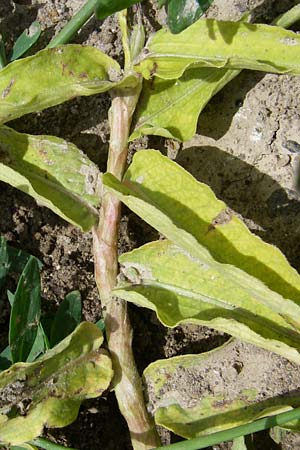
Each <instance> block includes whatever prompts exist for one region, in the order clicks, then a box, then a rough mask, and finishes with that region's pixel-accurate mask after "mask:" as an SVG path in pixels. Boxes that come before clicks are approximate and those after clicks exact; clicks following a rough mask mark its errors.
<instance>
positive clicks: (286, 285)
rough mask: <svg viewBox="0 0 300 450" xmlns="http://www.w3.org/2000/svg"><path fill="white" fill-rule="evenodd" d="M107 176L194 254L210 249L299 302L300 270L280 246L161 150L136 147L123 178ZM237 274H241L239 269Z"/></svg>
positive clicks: (223, 260) (199, 255)
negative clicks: (257, 231)
mask: <svg viewBox="0 0 300 450" xmlns="http://www.w3.org/2000/svg"><path fill="white" fill-rule="evenodd" d="M162 174H163V176H162ZM103 182H104V184H105V185H106V186H107V188H109V189H110V190H111V191H112V192H114V193H115V195H117V196H118V198H120V199H121V200H122V201H123V202H124V203H125V204H126V205H127V206H128V207H129V208H130V209H131V210H132V211H134V212H135V213H136V214H138V215H139V216H140V217H142V218H143V219H144V220H145V221H146V222H148V223H149V224H150V225H152V226H153V227H154V228H156V229H157V230H159V231H160V232H161V233H162V234H164V235H165V236H166V237H167V238H168V239H170V240H171V241H173V242H174V243H176V245H178V246H179V247H181V248H183V249H185V250H186V251H188V252H189V254H191V255H194V256H195V257H196V258H201V259H202V260H203V261H205V259H207V258H210V257H209V256H207V250H209V252H210V253H211V255H212V256H213V258H214V259H215V260H216V261H218V262H220V263H226V264H231V265H234V266H236V267H237V268H239V269H242V270H243V271H245V272H247V273H249V274H250V275H252V276H253V277H256V278H257V279H259V280H261V281H262V282H263V283H265V284H266V285H267V286H268V287H269V288H270V289H272V290H274V291H276V292H278V293H279V294H280V295H282V296H283V297H285V298H288V299H292V300H293V301H294V302H295V303H297V304H300V276H299V274H298V273H297V271H296V270H295V269H293V268H292V267H291V266H290V265H289V263H288V261H287V259H286V258H285V256H284V255H283V254H282V253H281V252H280V250H279V249H277V248H276V247H274V246H273V245H270V244H267V243H265V242H263V241H262V240H261V239H260V238H259V237H258V236H256V235H254V234H252V233H251V232H250V231H249V230H248V228H247V227H246V225H245V224H244V223H243V222H242V221H241V220H240V219H239V218H238V217H236V216H235V215H234V213H233V212H232V211H230V210H229V209H228V208H226V205H225V204H224V203H223V202H222V201H220V200H218V199H217V198H216V196H215V194H214V193H213V191H212V190H211V189H210V187H209V186H207V185H205V184H203V183H200V182H198V181H197V180H196V179H195V178H194V177H193V176H192V175H191V174H189V173H188V172H187V171H186V170H184V169H183V168H182V167H180V166H179V165H178V164H176V163H175V162H173V161H170V160H169V159H168V158H166V157H165V156H163V155H162V154H161V153H160V152H158V151H155V150H142V151H139V152H137V153H136V155H135V156H134V158H133V163H132V164H131V165H130V167H129V168H128V170H127V172H126V174H125V177H124V180H123V183H120V182H118V181H117V180H116V179H115V178H114V177H113V176H112V175H110V174H105V175H104V177H103ZM204 247H205V248H206V249H207V250H205V248H204ZM232 270H233V269H232ZM234 276H236V277H237V279H239V278H238V272H237V274H236V275H234ZM282 314H283V315H284V312H282ZM298 319H299V318H298V317H297V316H295V317H294V319H293V318H292V316H291V317H290V319H288V320H291V321H292V322H293V320H295V321H297V322H298V324H299V320H298ZM297 327H298V325H297V326H296V328H297Z"/></svg>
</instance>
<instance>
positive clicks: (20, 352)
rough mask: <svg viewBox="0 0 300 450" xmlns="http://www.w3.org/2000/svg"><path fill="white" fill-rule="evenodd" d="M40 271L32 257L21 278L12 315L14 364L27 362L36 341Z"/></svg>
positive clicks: (39, 300)
mask: <svg viewBox="0 0 300 450" xmlns="http://www.w3.org/2000/svg"><path fill="white" fill-rule="evenodd" d="M40 294H41V282H40V271H39V266H38V262H37V260H36V258H35V257H34V256H31V257H30V258H29V260H28V262H27V264H26V266H25V268H24V270H23V272H22V274H21V276H20V279H19V282H18V286H17V290H16V293H15V295H14V302H13V305H12V309H11V313H10V322H9V346H10V350H11V354H12V360H13V362H18V361H26V360H27V357H28V355H29V354H30V351H31V349H32V346H33V343H34V341H35V339H36V335H37V329H38V323H39V317H40V312H41V295H40Z"/></svg>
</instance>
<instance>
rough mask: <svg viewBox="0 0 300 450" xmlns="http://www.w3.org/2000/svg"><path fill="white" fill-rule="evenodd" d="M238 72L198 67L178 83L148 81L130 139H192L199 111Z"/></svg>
mask: <svg viewBox="0 0 300 450" xmlns="http://www.w3.org/2000/svg"><path fill="white" fill-rule="evenodd" d="M238 73H239V71H238V70H225V69H223V70H222V69H214V68H198V69H189V70H187V71H186V72H185V73H184V74H183V75H182V77H181V78H179V79H178V80H171V81H170V80H162V79H161V78H154V79H153V80H151V81H145V82H144V85H143V90H142V94H141V97H140V101H139V104H138V107H137V111H136V114H135V125H134V127H133V133H132V134H131V136H130V139H131V140H133V139H136V138H138V137H140V136H142V135H145V134H146V135H147V134H151V135H158V136H164V137H167V138H175V139H179V140H181V141H186V140H188V139H191V138H192V137H193V136H194V134H195V133H196V128H197V122H198V116H199V114H200V112H201V111H202V110H203V108H204V107H205V105H206V104H207V103H208V101H209V100H210V99H211V98H212V97H213V96H214V95H215V94H216V93H217V92H219V91H220V90H221V89H222V88H223V87H224V86H225V85H226V84H227V83H228V82H229V81H230V80H232V79H233V78H234V77H236V76H237V74H238Z"/></svg>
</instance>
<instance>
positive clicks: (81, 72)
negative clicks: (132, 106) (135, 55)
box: [0, 44, 135, 123]
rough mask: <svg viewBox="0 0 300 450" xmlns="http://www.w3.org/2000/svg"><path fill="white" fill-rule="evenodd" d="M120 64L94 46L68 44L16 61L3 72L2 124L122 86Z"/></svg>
mask: <svg viewBox="0 0 300 450" xmlns="http://www.w3.org/2000/svg"><path fill="white" fill-rule="evenodd" d="M134 83H135V77H134V76H132V75H128V76H127V77H126V78H124V79H122V80H121V72H120V66H119V64H118V63H117V62H116V61H114V60H113V59H112V58H110V57H109V56H107V55H105V54H104V53H102V52H101V51H100V50H98V49H96V48H94V47H84V46H81V45H76V44H72V45H65V46H60V47H57V48H52V49H45V50H42V51H40V52H38V53H37V54H35V55H34V56H29V57H27V58H23V59H20V60H18V61H14V62H12V63H11V64H9V65H8V66H6V67H5V68H4V69H2V70H1V71H0V123H4V122H7V121H9V120H12V119H16V118H17V117H21V116H23V115H24V114H28V113H31V112H34V111H40V110H42V109H44V108H49V107H50V106H54V105H57V104H59V103H63V102H65V101H66V100H69V99H71V98H73V97H76V96H79V95H93V94H97V93H100V92H105V91H108V90H109V89H111V88H113V87H116V86H119V85H132V84H134Z"/></svg>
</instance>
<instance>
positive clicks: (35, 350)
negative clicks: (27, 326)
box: [26, 323, 46, 362]
mask: <svg viewBox="0 0 300 450" xmlns="http://www.w3.org/2000/svg"><path fill="white" fill-rule="evenodd" d="M45 351H46V346H45V336H44V331H43V328H42V326H41V324H40V323H39V325H38V329H37V333H36V337H35V340H34V343H33V345H32V347H31V350H30V353H29V355H28V357H27V359H26V362H33V361H34V360H36V359H37V358H38V357H39V356H40V355H42V354H43V353H45Z"/></svg>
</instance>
